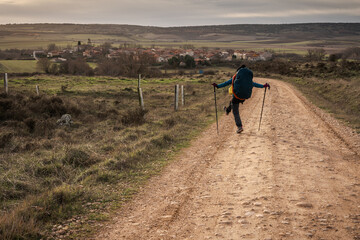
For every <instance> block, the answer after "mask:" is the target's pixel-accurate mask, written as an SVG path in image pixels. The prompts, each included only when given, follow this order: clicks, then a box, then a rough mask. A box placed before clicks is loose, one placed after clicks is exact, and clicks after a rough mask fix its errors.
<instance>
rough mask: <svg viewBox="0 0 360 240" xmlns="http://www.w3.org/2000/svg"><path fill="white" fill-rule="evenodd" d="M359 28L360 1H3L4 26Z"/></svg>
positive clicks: (0, 4) (1, 18)
mask: <svg viewBox="0 0 360 240" xmlns="http://www.w3.org/2000/svg"><path fill="white" fill-rule="evenodd" d="M309 21H312V22H317V21H328V22H332V21H347V22H349V21H352V22H360V1H359V0H342V1H339V0H296V1H295V0H252V1H248V0H246V1H245V0H182V1H173V0H171V1H170V0H152V1H148V0H121V1H118V0H102V1H98V0H86V1H85V0H76V1H73V0H0V23H26V22H30V23H31V22H67V23H70V22H72V23H114V24H139V25H156V26H180V25H210V24H236V23H287V22H288V23H291V22H309Z"/></svg>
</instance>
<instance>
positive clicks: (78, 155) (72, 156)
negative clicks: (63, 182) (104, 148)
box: [63, 149, 99, 167]
mask: <svg viewBox="0 0 360 240" xmlns="http://www.w3.org/2000/svg"><path fill="white" fill-rule="evenodd" d="M98 161H99V160H98V159H96V158H93V157H91V156H90V155H89V154H88V153H86V152H84V151H82V150H80V149H70V150H68V151H67V152H66V155H65V157H64V159H63V163H64V164H69V165H72V166H74V167H89V166H91V165H93V164H95V163H97V162H98Z"/></svg>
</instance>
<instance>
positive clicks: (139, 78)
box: [138, 74, 141, 88]
mask: <svg viewBox="0 0 360 240" xmlns="http://www.w3.org/2000/svg"><path fill="white" fill-rule="evenodd" d="M140 80H141V74H139V77H138V88H141V86H140Z"/></svg>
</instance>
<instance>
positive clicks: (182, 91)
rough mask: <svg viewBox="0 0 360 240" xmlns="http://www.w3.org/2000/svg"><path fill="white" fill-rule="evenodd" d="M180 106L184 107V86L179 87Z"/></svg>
mask: <svg viewBox="0 0 360 240" xmlns="http://www.w3.org/2000/svg"><path fill="white" fill-rule="evenodd" d="M181 105H182V106H185V92H184V85H181Z"/></svg>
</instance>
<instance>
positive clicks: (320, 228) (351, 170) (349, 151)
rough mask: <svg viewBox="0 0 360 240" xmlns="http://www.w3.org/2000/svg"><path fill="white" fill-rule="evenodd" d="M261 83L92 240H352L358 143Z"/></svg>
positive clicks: (358, 196) (359, 170) (289, 95)
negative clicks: (239, 124) (237, 119)
mask: <svg viewBox="0 0 360 240" xmlns="http://www.w3.org/2000/svg"><path fill="white" fill-rule="evenodd" d="M256 81H258V82H265V81H269V82H270V83H271V86H272V89H271V91H270V93H269V94H268V95H267V96H266V102H265V109H264V115H263V122H262V128H261V131H260V132H258V130H257V129H258V124H259V116H260V109H261V104H262V97H263V91H262V90H259V89H256V90H255V89H254V95H253V97H252V99H251V100H249V101H247V102H246V103H245V104H244V105H243V106H241V107H240V112H241V117H242V119H243V122H244V129H245V131H244V132H243V133H242V134H241V135H237V134H236V133H235V130H236V128H235V124H234V122H233V117H232V115H231V116H224V117H222V118H221V120H220V135H219V136H217V135H216V130H215V125H214V126H212V127H211V128H210V129H208V130H207V131H206V132H204V133H203V134H202V135H201V136H200V137H199V138H198V139H196V140H194V141H193V144H192V146H191V147H189V148H188V149H185V150H184V151H183V152H182V154H181V155H180V157H179V159H178V160H177V161H175V162H173V163H172V164H170V165H169V166H168V167H167V168H166V169H165V170H164V171H163V174H161V175H160V176H157V177H154V178H153V179H152V180H151V181H150V183H149V184H148V185H147V186H146V187H145V188H144V189H143V190H142V191H141V193H140V194H139V195H138V196H137V197H136V199H135V200H134V201H132V202H131V203H129V204H128V205H127V206H125V207H124V208H123V209H122V210H121V213H119V215H118V216H117V217H116V218H115V219H114V223H113V224H111V225H109V226H108V227H106V228H105V229H104V230H103V232H102V233H100V234H99V236H98V239H146V240H148V239H227V240H228V239H273V240H274V239H310V238H312V239H360V167H359V163H360V157H359V156H360V155H359V153H360V140H359V136H358V135H357V134H352V132H351V131H350V130H349V129H346V128H344V127H342V126H341V125H339V124H338V123H337V122H336V121H334V120H333V119H332V118H331V117H328V115H326V114H323V113H322V112H321V111H319V110H318V109H316V108H314V107H313V106H311V104H309V103H308V102H307V101H306V100H304V98H303V97H302V96H301V95H300V94H299V93H298V92H297V91H295V90H293V89H292V88H291V87H290V86H289V85H287V84H285V83H283V82H280V81H275V80H264V79H257V80H256Z"/></svg>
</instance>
